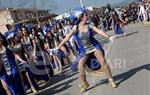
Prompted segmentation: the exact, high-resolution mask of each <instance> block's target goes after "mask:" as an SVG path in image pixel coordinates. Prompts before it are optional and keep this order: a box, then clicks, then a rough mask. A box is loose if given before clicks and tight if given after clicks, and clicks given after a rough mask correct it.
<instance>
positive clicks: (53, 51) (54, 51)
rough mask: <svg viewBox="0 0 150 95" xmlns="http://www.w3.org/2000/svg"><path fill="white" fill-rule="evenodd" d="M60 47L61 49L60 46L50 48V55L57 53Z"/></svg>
mask: <svg viewBox="0 0 150 95" xmlns="http://www.w3.org/2000/svg"><path fill="white" fill-rule="evenodd" d="M58 49H59V48H58V47H57V48H54V49H50V51H49V54H50V55H53V54H57V52H58Z"/></svg>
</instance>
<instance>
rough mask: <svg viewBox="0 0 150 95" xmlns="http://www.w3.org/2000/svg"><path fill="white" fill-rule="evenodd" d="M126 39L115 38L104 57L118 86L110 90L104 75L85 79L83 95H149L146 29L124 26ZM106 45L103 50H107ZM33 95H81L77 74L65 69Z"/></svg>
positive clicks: (149, 38)
mask: <svg viewBox="0 0 150 95" xmlns="http://www.w3.org/2000/svg"><path fill="white" fill-rule="evenodd" d="M125 31H126V34H127V37H121V38H117V39H115V41H114V43H113V45H112V47H111V49H110V51H109V53H108V56H107V61H108V64H109V65H110V66H111V68H112V72H113V76H114V79H115V80H116V82H117V83H118V84H119V87H118V88H115V89H114V88H111V87H110V86H109V85H108V84H107V81H106V77H105V76H101V77H100V78H99V79H98V80H97V81H94V79H93V77H92V76H90V75H87V76H88V81H89V83H90V85H91V86H90V88H89V90H88V91H87V92H85V93H84V94H83V95H149V94H150V80H149V79H150V73H149V70H150V60H149V57H150V56H149V54H150V27H148V26H145V25H143V24H131V25H128V26H126V27H125ZM107 48H108V47H107V45H105V50H106V51H107ZM37 95H81V93H79V79H78V73H71V71H70V70H69V69H66V70H65V71H64V72H63V73H62V74H60V75H57V76H55V77H54V78H53V79H52V81H50V83H49V84H48V85H47V87H46V88H44V89H43V90H41V91H40V92H39V93H38V94H37Z"/></svg>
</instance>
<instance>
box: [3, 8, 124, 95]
mask: <svg viewBox="0 0 150 95" xmlns="http://www.w3.org/2000/svg"><path fill="white" fill-rule="evenodd" d="M113 14H115V13H113ZM88 18H89V15H88V12H87V11H83V12H82V13H81V14H80V15H78V16H74V17H72V18H68V19H67V20H66V23H65V26H64V23H60V22H59V21H53V23H49V22H46V23H45V25H44V26H43V27H42V28H41V27H39V25H38V26H34V25H24V24H22V25H20V26H19V27H18V26H17V27H16V30H15V31H14V30H12V29H10V30H9V31H8V32H6V33H5V34H4V35H3V34H1V33H0V92H1V93H0V94H1V95H26V91H27V90H28V89H31V91H32V92H34V93H35V92H37V91H38V90H40V87H39V84H40V83H47V82H48V81H49V80H50V79H51V78H52V77H53V76H54V74H56V73H61V72H62V70H63V67H64V66H66V65H70V64H71V67H73V68H76V69H77V70H78V71H79V79H80V81H81V90H80V91H81V92H82V93H83V92H85V91H86V90H87V89H88V87H89V83H88V82H87V80H86V74H85V70H86V69H85V68H86V66H87V65H88V64H91V63H89V62H88V60H89V59H90V56H91V55H93V56H94V57H95V59H96V60H97V61H98V62H97V65H99V67H98V69H97V70H94V72H95V73H105V74H106V75H107V77H108V81H109V84H110V85H111V86H112V87H114V88H115V87H117V84H116V83H115V81H114V80H113V77H112V74H111V70H110V68H109V65H108V64H107V62H106V59H105V53H104V50H103V48H102V46H101V45H100V44H99V42H98V41H97V40H95V39H94V35H95V34H96V33H97V34H100V35H101V36H103V37H106V38H108V39H109V40H111V41H112V40H113V38H114V37H111V36H109V35H107V34H106V33H105V32H103V31H101V30H100V29H99V28H97V27H96V26H94V24H93V23H92V22H90V21H89V19H88ZM113 19H114V26H115V25H116V26H115V29H116V31H118V29H121V27H119V28H118V26H119V25H120V23H119V22H118V20H116V19H118V18H116V17H114V18H113ZM117 33H119V32H117ZM72 63H74V64H72ZM89 69H92V67H89Z"/></svg>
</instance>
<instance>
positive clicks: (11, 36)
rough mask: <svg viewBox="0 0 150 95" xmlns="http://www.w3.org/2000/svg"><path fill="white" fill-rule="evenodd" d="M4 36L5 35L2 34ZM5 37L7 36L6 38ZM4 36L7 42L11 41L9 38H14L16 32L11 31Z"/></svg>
mask: <svg viewBox="0 0 150 95" xmlns="http://www.w3.org/2000/svg"><path fill="white" fill-rule="evenodd" d="M4 35H5V34H4ZM6 35H7V36H6ZM6 35H5V37H6V39H7V40H8V39H11V38H13V37H15V36H16V32H15V31H12V32H9V34H6Z"/></svg>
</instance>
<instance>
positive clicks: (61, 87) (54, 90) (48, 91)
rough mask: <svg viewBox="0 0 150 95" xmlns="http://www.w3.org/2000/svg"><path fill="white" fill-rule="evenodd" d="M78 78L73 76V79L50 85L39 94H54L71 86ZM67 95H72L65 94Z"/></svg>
mask: <svg viewBox="0 0 150 95" xmlns="http://www.w3.org/2000/svg"><path fill="white" fill-rule="evenodd" d="M77 79H78V78H73V79H70V80H68V81H66V82H63V83H60V84H57V85H55V86H53V87H50V88H48V89H45V90H43V91H42V92H39V93H38V94H37V95H54V94H57V93H60V92H62V91H64V90H66V89H68V88H70V87H71V86H72V85H71V84H70V83H72V82H73V81H75V80H77ZM65 95H70V93H68V94H65Z"/></svg>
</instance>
